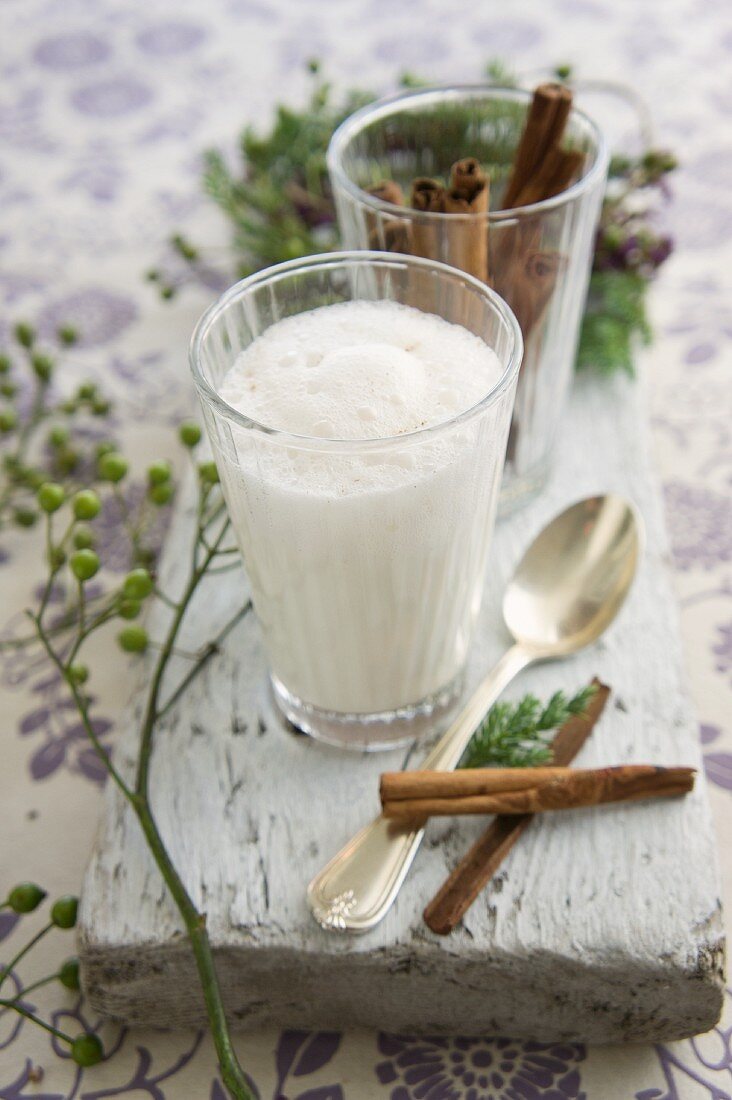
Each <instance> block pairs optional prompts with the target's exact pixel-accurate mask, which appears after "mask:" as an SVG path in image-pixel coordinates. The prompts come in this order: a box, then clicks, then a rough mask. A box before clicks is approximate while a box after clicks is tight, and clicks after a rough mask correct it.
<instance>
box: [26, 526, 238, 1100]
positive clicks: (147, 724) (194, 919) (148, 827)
mask: <svg viewBox="0 0 732 1100" xmlns="http://www.w3.org/2000/svg"><path fill="white" fill-rule="evenodd" d="M201 512H202V510H201V509H199V517H200V516H201ZM228 527H229V523H228V519H227V520H226V521H225V522H224V523H223V524H222V526H221V528H220V530H219V532H218V534H217V535H216V537H215V539H214V541H213V543H212V544H211V545H210V546H209V547H208V548H207V550H206V553H205V555H204V557H203V560H202V561H201V562H200V564H198V560H197V551H198V549H199V547H200V546H201V539H202V535H203V529H204V527H203V525H202V521H201V519H200V518H199V523H198V525H197V527H196V533H195V539H194V546H193V568H192V572H191V575H190V577H189V580H188V583H187V585H186V587H185V590H184V592H183V595H182V596H181V598H180V601H179V602H178V604H177V605H176V606H175V612H174V615H173V617H172V620H171V623H170V625H169V627H168V631H167V635H166V638H165V641H164V642H163V646H162V649H161V652H160V654H159V656H158V658H157V660H156V662H155V667H154V670H153V675H152V680H151V684H150V688H149V689H148V699H147V705H146V708H145V714H144V717H143V722H142V727H141V731H140V748H139V756H138V764H137V774H136V778H135V787H134V790H133V789H131V788H130V787H128V785H127V784H126V783H125V781H124V780H123V779H122V778H121V776H120V775H119V774H118V772H117V771H116V769H115V768H114V765H113V764H112V762H111V761H110V760H109V758H108V756H107V754H106V753H105V752H104V749H103V747H102V746H101V744H100V742H99V740H98V738H97V736H96V734H95V733H94V729H93V727H92V725H91V722H90V720H89V715H88V711H87V705H86V700H85V698H84V696H83V695H82V694H81V693H80V691H79V689H78V687H77V685H76V684H75V683H74V682H73V680H72V679H71V677H70V675H69V671H68V667H67V665H65V664H64V662H63V661H62V660H61V658H60V657H59V655H58V653H56V651H55V650H54V648H53V645H52V644H51V642H50V640H49V638H48V636H47V634H46V632H45V628H44V624H43V622H42V619H41V616H40V614H39V615H37V616H35V617H33V616H32V617H33V618H34V621H35V624H36V629H37V630H38V634H39V637H40V639H41V641H42V643H43V645H44V648H45V649H46V652H47V653H48V655H49V656H50V658H51V660H52V661H53V663H54V664H55V665H56V667H57V668H58V670H59V672H60V673H61V675H62V676H63V677H64V679H65V681H66V683H67V684H68V686H69V690H70V691H71V693H72V695H73V698H74V702H75V703H76V706H77V709H78V710H79V713H80V715H81V718H82V723H83V726H84V729H85V731H86V734H87V736H88V737H89V739H90V740H91V742H92V744H93V745H94V748H95V749H96V751H97V753H98V755H99V757H100V759H101V760H102V762H103V764H104V766H105V767H106V768H107V770H108V772H109V774H110V775H111V776H112V778H113V779H114V781H115V783H116V784H117V786H118V787H119V789H120V791H121V792H122V794H123V795H124V797H125V798H126V799H127V800H128V801H129V803H130V805H131V807H132V809H133V811H134V813H135V815H136V817H137V819H138V821H139V822H140V826H141V828H142V831H143V833H144V835H145V839H146V841H147V844H148V847H149V849H150V851H151V853H152V856H153V858H154V859H155V862H156V863H157V865H158V868H159V870H160V873H161V875H162V877H163V880H164V881H165V883H166V885H167V887H168V889H169V890H170V893H171V895H172V897H173V900H174V901H175V904H176V906H177V907H178V911H179V912H180V914H181V917H182V918H183V922H184V924H185V927H186V931H187V933H188V937H189V940H190V943H191V947H192V950H193V954H194V958H195V960H196V966H197V969H198V974H199V978H200V982H201V988H202V990H203V996H204V1001H205V1004H206V1010H207V1013H208V1018H209V1023H210V1027H211V1034H212V1037H213V1042H214V1046H215V1049H216V1053H217V1056H218V1060H219V1067H220V1070H221V1076H222V1079H223V1081H224V1084H225V1086H226V1088H227V1089H228V1090H229V1092H230V1094H231V1096H232V1097H234V1100H254V1097H253V1094H252V1092H251V1089H250V1087H249V1085H248V1084H247V1080H246V1077H245V1076H244V1071H243V1070H242V1068H241V1066H240V1065H239V1062H238V1059H237V1057H236V1053H235V1051H234V1048H233V1044H232V1041H231V1036H230V1033H229V1027H228V1023H227V1020H226V1014H225V1011H224V1005H223V1000H222V996H221V987H220V985H219V980H218V975H217V973H216V967H215V964H214V959H213V952H212V950H211V943H210V940H209V938H208V932H207V928H206V915H205V914H204V913H199V912H198V910H197V909H196V907H195V905H194V904H193V901H192V900H191V898H190V896H189V894H188V892H187V890H186V888H185V885H184V883H183V881H182V879H181V877H180V875H179V874H178V871H177V870H176V867H175V865H174V863H173V861H172V859H171V857H170V855H169V854H168V851H167V849H166V847H165V844H164V843H163V840H162V837H161V836H160V833H159V832H158V828H157V824H156V822H155V819H154V817H153V814H152V810H151V808H150V801H149V789H148V786H149V767H150V758H151V755H152V747H153V735H154V731H155V726H156V723H157V721H158V718H159V717H160V707H159V698H160V692H161V689H162V684H163V679H164V676H165V673H166V670H167V667H168V664H169V661H170V658H171V656H172V655H173V653H174V651H175V648H176V644H175V643H176V641H177V638H178V633H179V630H180V627H181V624H182V622H183V619H184V617H185V614H186V612H187V610H188V607H189V605H190V602H191V599H192V597H193V595H194V593H195V591H196V589H197V588H198V585H199V583H200V581H201V580H202V578H203V577H204V575H205V574H206V571H207V569H208V567H209V566H210V564H211V562H212V561H213V559H214V558H215V556H216V554H217V553H218V550H219V548H220V545H221V542H222V540H223V539H224V537H225V535H226V532H227V530H228ZM246 610H248V608H246V609H245V608H242V609H241V610H240V612H239V613H238V615H237V616H235V617H234V620H236V621H238V618H239V617H241V615H242V614H244V613H245V611H246ZM100 618H101V616H100ZM234 620H232V621H230V622H229V623H227V624H226V626H225V627H224V628H223V630H222V631H221V632H220V634H219V635H218V637H217V638H216V639H213V640H212V642H211V643H209V645H208V646H207V647H205V648H204V650H203V652H202V653H201V654H199V655H198V659H197V661H196V664H195V666H194V668H193V669H191V670H190V672H189V673H188V674H187V675H186V676H185V677H184V679H183V681H182V682H181V684H179V685H178V688H176V689H175V691H174V692H173V694H172V696H171V698H170V699H169V700H168V702H167V703H166V704H165V708H163V710H166V709H168V708H169V707H170V706H171V705H172V704H173V702H174V701H175V700H176V699H177V698H178V697H179V695H180V693H181V692H182V691H183V690H184V689H185V687H186V686H187V685H188V683H190V680H191V679H192V678H193V676H194V675H196V674H197V672H199V671H200V669H201V668H202V667H203V665H204V664H205V662H206V661H207V660H209V659H210V657H211V656H212V655H213V653H215V652H216V648H217V647H218V644H219V643H220V641H221V640H222V638H223V637H225V635H226V633H228V630H230V629H232V627H233V625H234ZM90 629H91V628H90V627H87V631H86V636H88V633H89V631H90ZM80 638H82V632H81V631H80V633H79V638H77V647H76V648H78V644H80V642H79V639H80ZM75 651H76V650H74V651H73V652H75ZM14 1007H15V1008H16V1010H17V1006H14Z"/></svg>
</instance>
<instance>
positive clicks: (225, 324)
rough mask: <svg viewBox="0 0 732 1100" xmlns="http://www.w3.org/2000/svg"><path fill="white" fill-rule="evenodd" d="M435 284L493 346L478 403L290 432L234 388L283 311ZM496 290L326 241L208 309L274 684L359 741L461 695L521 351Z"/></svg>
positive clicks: (322, 729)
mask: <svg viewBox="0 0 732 1100" xmlns="http://www.w3.org/2000/svg"><path fill="white" fill-rule="evenodd" d="M425 298H429V299H430V300H431V301H432V303H433V304H434V307H435V310H434V311H435V312H438V313H439V314H440V315H441V316H442V317H443V318H445V319H446V320H447V321H450V322H453V323H456V324H460V325H463V326H464V327H465V328H467V329H469V330H470V331H471V332H473V333H476V334H478V335H479V336H481V338H482V339H483V340H484V341H485V342H486V343H487V344H488V345H489V346H490V347H492V348H493V350H494V351H495V353H496V354H497V356H498V359H499V361H500V365H501V374H500V378H499V379H498V380H497V382H496V383H495V385H494V386H493V388H492V389H491V390H490V392H488V393H486V394H485V396H484V397H483V398H482V400H481V401H479V402H478V404H476V405H474V406H473V407H472V408H469V409H467V410H466V411H464V412H462V413H460V414H459V415H457V416H455V417H454V418H453V419H452V420H450V421H448V422H445V423H441V424H438V425H436V426H433V427H427V428H423V429H421V430H418V431H415V432H412V433H407V434H404V435H401V436H396V437H393V438H386V439H380V438H379V439H364V440H360V439H345V440H344V439H328V438H325V439H324V438H320V437H318V438H315V437H309V436H302V435H293V434H289V433H288V432H284V431H276V430H273V429H271V428H268V427H267V426H265V425H263V424H258V423H255V422H254V421H252V420H250V419H248V418H247V417H246V416H243V415H242V414H241V413H240V412H238V411H237V410H235V409H234V408H232V407H230V406H229V405H228V404H227V403H226V402H225V401H224V400H223V399H222V397H221V396H220V392H219V391H220V388H221V383H222V380H223V378H224V377H225V375H226V373H227V371H228V370H229V368H230V367H231V365H232V363H233V362H234V360H235V359H236V358H237V356H238V355H239V353H240V352H241V351H242V350H243V349H244V348H246V347H247V346H248V345H249V344H250V343H251V342H252V341H253V340H254V339H256V337H257V336H259V335H260V334H261V333H262V332H263V331H264V330H265V329H266V328H268V327H269V326H270V325H272V324H274V323H275V322H276V321H279V320H280V319H281V318H283V317H288V316H291V315H293V314H297V313H301V312H304V311H307V310H311V309H313V308H315V307H318V306H323V305H328V304H330V303H334V302H345V301H350V300H357V299H368V300H372V301H376V300H381V299H387V300H391V301H395V302H401V303H403V304H407V305H410V304H415V303H416V302H419V301H422V300H424V299H425ZM521 352H522V340H521V332H520V330H519V327H518V324H517V322H516V319H515V317H514V316H513V314H512V313H511V311H510V309H509V308H508V307H507V306H506V304H505V302H503V301H502V300H501V299H500V298H499V297H498V295H497V294H496V293H495V292H494V291H492V290H490V289H489V288H488V287H487V286H485V285H484V284H483V283H481V282H479V281H478V280H476V279H473V278H472V277H470V276H468V275H465V274H463V273H462V272H459V271H456V270H455V269H453V268H450V267H446V266H445V265H443V264H439V263H434V262H431V261H427V260H422V259H415V258H413V257H404V256H395V255H392V254H384V253H370V252H353V253H330V254H327V255H324V256H312V257H308V258H306V259H303V260H295V261H292V262H290V263H285V264H280V265H279V266H277V267H272V268H269V269H267V270H265V271H261V272H259V273H257V274H256V275H252V276H251V277H250V278H248V279H244V280H243V282H240V283H238V284H237V285H236V286H234V287H232V288H231V290H229V291H228V292H227V293H226V294H224V295H223V297H221V298H220V299H219V300H218V301H217V302H215V303H214V305H212V306H211V307H210V309H209V310H208V311H207V312H206V313H205V314H204V316H203V317H202V318H201V320H200V322H199V324H198V326H197V328H196V330H195V333H194V335H193V339H192V343H191V353H190V354H191V366H192V370H193V377H194V379H195V383H196V387H197V390H198V394H199V397H200V400H201V404H202V407H203V414H204V419H205V423H206V428H207V431H208V435H209V437H210V440H211V444H212V447H213V452H214V456H215V459H216V463H217V465H218V468H219V473H220V476H221V483H222V486H223V491H224V496H225V498H226V502H227V505H228V508H229V513H230V515H231V520H232V524H233V527H234V531H235V533H236V537H237V539H238V541H239V544H240V546H241V551H242V554H243V557H244V562H245V565H246V568H247V572H248V575H249V580H250V583H251V587H252V594H253V600H254V606H255V610H256V612H257V616H258V619H259V622H260V623H261V627H262V631H263V635H264V643H265V649H266V653H267V657H268V661H269V665H270V669H271V681H272V686H273V689H274V696H275V700H276V702H277V704H278V706H279V707H280V709H281V711H282V712H283V713H284V714H285V715H286V716H287V718H288V719H290V721H292V722H293V723H294V724H295V725H297V726H298V727H300V728H301V729H303V730H305V731H307V732H308V733H311V734H312V735H313V736H314V737H316V738H319V739H321V740H323V741H327V742H330V743H333V744H337V745H341V746H347V747H351V748H358V749H375V748H379V747H383V746H386V745H393V744H398V743H400V742H405V741H408V740H411V739H412V738H414V737H415V736H418V735H420V734H422V733H424V732H427V731H431V730H432V729H434V728H435V725H436V723H437V722H438V721H439V720H440V719H441V718H442V717H444V714H445V712H446V711H447V709H448V708H449V707H451V705H452V704H453V702H454V701H455V699H456V698H457V696H458V695H459V693H460V690H461V688H462V676H463V669H464V665H465V659H466V656H467V653H468V647H469V645H470V641H471V637H472V634H473V628H474V625H475V621H476V617H477V615H478V611H479V608H480V604H481V597H482V591H483V584H484V579H485V572H486V561H487V557H488V549H489V544H490V539H491V534H492V530H493V522H494V517H495V511H496V504H497V499H498V491H499V485H500V480H501V473H502V469H503V461H504V455H505V449H506V438H507V435H508V428H509V423H510V418H511V408H512V405H513V399H514V394H515V388H516V378H517V376H518V369H519V364H520V362H521Z"/></svg>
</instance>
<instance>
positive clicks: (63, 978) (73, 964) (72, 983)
mask: <svg viewBox="0 0 732 1100" xmlns="http://www.w3.org/2000/svg"><path fill="white" fill-rule="evenodd" d="M58 980H59V981H60V982H61V985H65V986H66V988H67V989H79V988H80V986H81V982H80V981H79V960H78V959H67V960H66V962H64V963H62V964H61V969H60V970H59V972H58Z"/></svg>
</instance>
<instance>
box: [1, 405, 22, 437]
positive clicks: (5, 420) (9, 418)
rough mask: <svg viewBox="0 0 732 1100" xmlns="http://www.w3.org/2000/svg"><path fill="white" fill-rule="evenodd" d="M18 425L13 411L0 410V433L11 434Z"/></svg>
mask: <svg viewBox="0 0 732 1100" xmlns="http://www.w3.org/2000/svg"><path fill="white" fill-rule="evenodd" d="M17 423H18V416H17V413H16V412H15V409H0V432H12V430H13V428H14V427H16V425H17Z"/></svg>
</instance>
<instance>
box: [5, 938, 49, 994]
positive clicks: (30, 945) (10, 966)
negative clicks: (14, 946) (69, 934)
mask: <svg viewBox="0 0 732 1100" xmlns="http://www.w3.org/2000/svg"><path fill="white" fill-rule="evenodd" d="M53 927H54V925H53V922H49V923H48V924H46V925H44V927H43V928H42V929H41V930H40V932H36V934H35V936H33V938H32V939H30V940H28V943H27V944H26V945H25V946H24V947H21V949H20V951H19V952H18V954H17V955H14V956H13V958H12V959H11V960H10V962H9V963H8V965H7V966H5V967H3V969H2V970H0V987H2V984H3V982H4V981H5V979H6V978H7V976H8V974H10V972H11V971H12V970H15V968H16V966H17V965H18V963H19V962H20V961H21V959H24V958H25V956H26V955H27V954H28V952H29V951H30V950H31V948H33V947H35V946H36V944H37V943H40V941H41V940H42V939H43V937H44V936H47V935H48V933H49V932H50V931H51V929H52V928H53Z"/></svg>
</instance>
